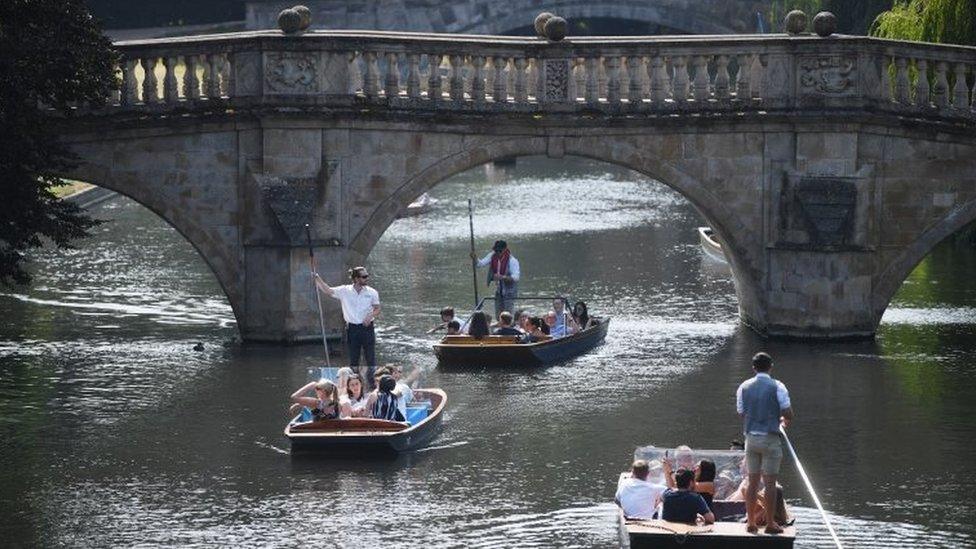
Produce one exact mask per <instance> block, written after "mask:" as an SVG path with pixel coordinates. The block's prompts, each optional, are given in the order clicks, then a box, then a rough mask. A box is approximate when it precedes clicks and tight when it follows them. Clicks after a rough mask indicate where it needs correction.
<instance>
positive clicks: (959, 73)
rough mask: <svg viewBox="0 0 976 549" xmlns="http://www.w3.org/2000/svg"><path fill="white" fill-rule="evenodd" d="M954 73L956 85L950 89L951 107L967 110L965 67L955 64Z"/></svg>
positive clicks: (967, 95)
mask: <svg viewBox="0 0 976 549" xmlns="http://www.w3.org/2000/svg"><path fill="white" fill-rule="evenodd" d="M953 68H954V70H955V73H956V84H955V85H954V86H953V87H952V107H953V108H955V109H966V108H969V88H968V87H966V65H965V63H956V66H955V67H953Z"/></svg>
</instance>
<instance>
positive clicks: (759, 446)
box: [746, 433, 783, 475]
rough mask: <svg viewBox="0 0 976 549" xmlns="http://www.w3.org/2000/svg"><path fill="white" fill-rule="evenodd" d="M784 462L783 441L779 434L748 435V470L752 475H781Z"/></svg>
mask: <svg viewBox="0 0 976 549" xmlns="http://www.w3.org/2000/svg"><path fill="white" fill-rule="evenodd" d="M782 461H783V441H782V439H780V437H779V434H778V433H770V434H767V435H751V434H749V435H746V470H747V471H748V472H749V474H750V475H755V474H758V473H760V472H761V473H762V474H764V475H776V474H779V465H780V463H782Z"/></svg>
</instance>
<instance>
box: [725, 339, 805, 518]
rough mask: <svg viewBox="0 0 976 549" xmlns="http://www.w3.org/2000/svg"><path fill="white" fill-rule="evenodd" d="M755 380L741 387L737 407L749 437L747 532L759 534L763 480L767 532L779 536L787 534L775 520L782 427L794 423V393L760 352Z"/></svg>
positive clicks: (781, 448)
mask: <svg viewBox="0 0 976 549" xmlns="http://www.w3.org/2000/svg"><path fill="white" fill-rule="evenodd" d="M752 369H753V370H754V371H755V372H756V375H755V377H752V378H750V379H747V380H745V381H743V382H742V385H739V390H738V391H736V393H735V408H736V411H737V412H739V415H740V416H742V419H743V431H744V433H743V434H744V435H745V438H746V468H747V472H748V474H749V487H748V488H747V489H746V523H747V526H746V530H747V531H749V532H753V533H755V532H756V531H757V530H758V528H757V527H756V522H757V521H756V518H757V517H756V513H755V506H756V499H757V496H758V493H759V477H760V475H762V481H763V484H764V485H765V487H766V488H765V490H763V493H764V494H765V510H766V533H767V534H779V533H781V532H782V531H783V528H782V527H780V525H778V524H776V521H775V520H773V517H774V516H775V513H776V476H777V475H779V465H780V462H782V461H783V441H782V439H781V438H780V435H779V424H780V422H781V421H782V422H783V425H786V426H789V424H790V422H791V421H792V420H793V408H792V407H791V406H790V393H789V391H787V390H786V385H783V383H782V382H781V381H777V380H775V379H773V378H772V377H770V376H769V372H770V370H772V369H773V358H772V357H771V356H769V355H768V354H766V353H756V354H755V356H753V357H752Z"/></svg>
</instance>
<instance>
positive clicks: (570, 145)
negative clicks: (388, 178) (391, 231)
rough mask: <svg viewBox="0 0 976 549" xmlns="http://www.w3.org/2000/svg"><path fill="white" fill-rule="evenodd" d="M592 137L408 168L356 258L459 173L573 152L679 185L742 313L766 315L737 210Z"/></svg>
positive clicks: (522, 143)
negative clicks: (706, 229) (713, 241)
mask: <svg viewBox="0 0 976 549" xmlns="http://www.w3.org/2000/svg"><path fill="white" fill-rule="evenodd" d="M591 145H592V141H586V142H584V141H583V140H573V139H566V140H565V141H562V140H559V139H558V138H557V139H556V141H555V143H554V142H553V141H552V140H551V138H546V137H517V138H503V139H494V140H491V141H487V142H480V143H478V144H476V145H473V146H470V147H466V148H464V149H463V150H461V151H459V152H456V153H454V154H451V155H448V156H446V157H444V158H442V159H440V160H439V161H437V162H435V163H433V164H432V165H430V166H428V167H426V168H425V169H422V170H419V171H417V172H416V173H413V174H408V175H407V176H406V177H404V178H403V179H402V180H401V181H400V182H398V183H397V184H395V190H393V191H392V192H391V193H390V194H389V196H388V197H387V198H386V199H385V200H384V201H383V202H381V203H380V204H379V205H378V206H377V207H376V209H375V210H374V211H373V214H372V216H371V217H370V218H369V219H368V221H367V222H366V223H365V225H364V226H363V228H362V230H360V231H359V232H358V233H357V234H356V236H355V237H354V238H353V239H352V240H351V242H350V244H349V251H350V252H351V254H352V256H353V257H352V258H350V259H351V261H352V262H354V263H357V262H360V263H361V262H363V260H365V258H366V257H367V256H368V255H369V253H370V252H371V251H372V249H373V247H374V246H375V245H376V243H377V242H378V241H379V239H380V238H381V237H382V235H383V234H384V233H385V232H386V230H387V229H388V228H389V227H390V225H392V223H393V222H394V221H395V220H396V219H397V216H398V214H399V213H400V212H401V210H402V208H404V207H405V206H406V205H407V204H409V203H410V202H412V201H413V200H415V199H416V198H417V197H418V196H420V195H421V194H423V193H425V192H427V191H429V190H430V189H432V188H433V187H435V186H437V185H438V184H440V183H441V182H443V181H444V180H446V179H448V178H450V177H451V176H453V175H456V174H459V173H462V172H464V171H467V170H470V169H472V168H476V167H478V166H481V165H484V164H487V163H489V162H494V161H498V160H504V159H509V158H514V157H521V156H543V155H547V154H548V155H550V156H553V155H554V152H555V151H553V150H552V147H556V148H557V149H559V152H558V153H556V155H558V156H562V155H569V156H578V157H582V158H587V159H591V160H596V161H600V162H605V163H608V164H614V165H617V166H621V167H623V168H627V169H629V170H632V171H634V172H637V173H640V174H642V175H645V176H647V177H649V178H651V179H654V180H655V181H658V182H660V183H661V184H663V185H665V186H667V187H669V188H671V189H673V190H675V191H676V192H678V193H679V194H680V195H681V196H682V197H684V198H685V199H686V200H688V201H689V202H690V203H691V204H692V205H693V206H694V208H695V209H696V210H697V211H698V212H699V214H700V215H701V216H702V217H703V218H704V219H705V220H706V222H707V223H708V224H709V225H710V226H711V227H712V228H713V229H714V230H715V231H716V232H717V233H718V235H719V236H720V237H721V238H722V240H723V244H724V246H725V249H726V255H727V257H728V258H729V263H730V265H731V269H732V273H733V279H734V283H735V288H736V296H737V298H738V301H739V308H740V313H741V314H742V316H743V318H744V319H745V320H746V321H747V322H752V321H753V320H754V319H757V318H761V317H760V316H759V315H761V310H762V309H761V302H760V301H759V300H761V299H762V292H761V285H760V284H761V283H760V275H759V272H760V271H759V267H758V265H759V264H758V263H757V261H758V258H757V257H756V256H755V253H754V252H753V251H752V250H749V249H748V247H747V245H746V243H745V242H743V241H742V238H743V237H744V238H745V239H746V242H748V240H749V239H750V238H751V237H750V235H751V234H752V233H751V230H750V229H749V228H748V227H746V226H745V225H743V224H742V222H741V220H740V219H739V218H738V217H737V216H736V214H735V212H734V211H732V210H731V209H730V208H728V207H726V205H725V204H724V203H723V201H722V200H721V199H720V198H719V197H717V196H716V195H715V194H714V193H712V192H710V191H709V189H708V188H707V187H706V186H705V185H704V184H703V183H702V182H701V181H700V180H698V179H697V178H695V177H693V176H691V175H689V174H688V173H686V172H684V171H683V170H681V169H679V168H678V167H676V166H674V165H672V164H671V163H669V162H666V161H663V160H661V159H658V158H655V157H653V156H652V155H641V154H637V152H636V151H629V150H626V148H624V147H619V146H616V147H615V146H605V147H599V148H596V149H595V148H593V147H591Z"/></svg>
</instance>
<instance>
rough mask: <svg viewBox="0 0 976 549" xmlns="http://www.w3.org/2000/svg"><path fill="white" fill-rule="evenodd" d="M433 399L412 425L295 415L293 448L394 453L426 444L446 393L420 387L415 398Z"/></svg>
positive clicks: (290, 428) (288, 433)
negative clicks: (423, 415)
mask: <svg viewBox="0 0 976 549" xmlns="http://www.w3.org/2000/svg"><path fill="white" fill-rule="evenodd" d="M424 400H429V401H430V410H429V411H428V414H427V417H426V418H425V419H423V420H422V421H420V422H419V423H417V424H416V425H410V424H409V423H406V422H399V421H387V420H383V419H370V418H349V419H326V420H319V421H302V420H301V416H300V415H299V416H296V417H295V418H294V419H292V420H291V421H290V422H289V423H288V425H286V426H285V437H287V438H288V440H289V441H290V442H291V449H292V452H304V451H314V452H327V453H330V454H343V455H364V456H366V455H369V456H371V455H380V454H387V455H391V454H392V455H395V454H397V453H400V452H409V451H410V450H415V449H417V448H420V447H421V446H424V445H425V444H427V443H428V442H430V440H431V439H433V438H434V436H436V435H437V433H438V431H439V430H440V426H441V416H442V412H443V411H444V406H445V405H446V404H447V395H446V394H445V393H444V391H442V390H440V389H417V390H416V391H414V401H424Z"/></svg>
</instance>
